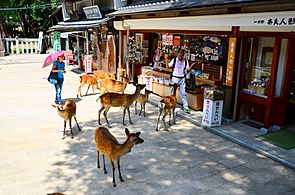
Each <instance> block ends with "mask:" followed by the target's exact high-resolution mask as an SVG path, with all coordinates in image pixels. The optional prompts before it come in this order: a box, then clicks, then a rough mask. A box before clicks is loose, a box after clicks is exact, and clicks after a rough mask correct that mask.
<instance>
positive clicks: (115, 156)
mask: <svg viewBox="0 0 295 195" xmlns="http://www.w3.org/2000/svg"><path fill="white" fill-rule="evenodd" d="M125 133H126V135H127V139H126V141H125V142H124V143H123V144H120V143H119V142H118V141H117V140H116V138H115V137H114V136H113V135H112V134H111V133H110V132H109V130H108V129H107V128H105V127H99V128H97V129H96V130H95V137H94V140H95V144H96V149H97V168H100V163H99V153H101V154H102V159H103V170H104V173H105V174H107V170H106V167H105V156H108V157H109V159H110V163H111V166H112V171H113V186H114V187H116V181H115V165H114V161H116V162H117V165H118V170H119V178H120V181H121V182H124V180H123V178H122V175H121V169H120V158H121V156H124V155H126V154H127V153H129V152H131V149H132V147H133V146H134V145H136V144H141V143H143V142H144V140H143V139H141V138H140V137H139V136H140V133H141V132H136V133H130V132H129V130H128V129H127V128H125Z"/></svg>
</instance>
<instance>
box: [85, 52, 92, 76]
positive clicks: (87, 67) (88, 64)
mask: <svg viewBox="0 0 295 195" xmlns="http://www.w3.org/2000/svg"><path fill="white" fill-rule="evenodd" d="M83 62H84V68H85V72H86V73H90V72H92V56H91V55H85V56H84V60H83Z"/></svg>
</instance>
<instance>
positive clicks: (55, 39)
mask: <svg viewBox="0 0 295 195" xmlns="http://www.w3.org/2000/svg"><path fill="white" fill-rule="evenodd" d="M53 48H54V51H59V50H61V45H60V32H53Z"/></svg>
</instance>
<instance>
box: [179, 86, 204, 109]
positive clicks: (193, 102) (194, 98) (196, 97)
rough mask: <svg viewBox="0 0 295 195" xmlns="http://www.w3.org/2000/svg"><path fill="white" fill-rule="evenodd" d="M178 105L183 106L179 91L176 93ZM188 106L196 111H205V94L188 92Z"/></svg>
mask: <svg viewBox="0 0 295 195" xmlns="http://www.w3.org/2000/svg"><path fill="white" fill-rule="evenodd" d="M176 98H177V103H179V104H182V101H181V96H180V92H179V90H177V92H176ZM186 99H187V102H188V106H189V107H190V108H192V109H194V110H202V109H203V101H204V93H201V92H200V93H189V92H186Z"/></svg>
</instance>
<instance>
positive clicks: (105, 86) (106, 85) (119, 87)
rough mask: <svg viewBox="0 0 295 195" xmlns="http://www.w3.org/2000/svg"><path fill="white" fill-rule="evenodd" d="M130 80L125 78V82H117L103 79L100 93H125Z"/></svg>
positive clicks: (100, 84)
mask: <svg viewBox="0 0 295 195" xmlns="http://www.w3.org/2000/svg"><path fill="white" fill-rule="evenodd" d="M128 82H129V80H128V79H127V78H124V81H123V82H121V81H116V80H113V79H102V80H101V81H100V83H99V86H100V87H99V88H100V93H101V94H103V93H105V92H115V93H124V91H125V89H126V87H127V84H128Z"/></svg>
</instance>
